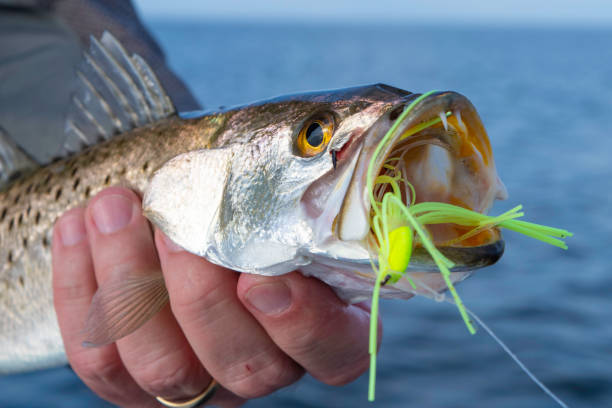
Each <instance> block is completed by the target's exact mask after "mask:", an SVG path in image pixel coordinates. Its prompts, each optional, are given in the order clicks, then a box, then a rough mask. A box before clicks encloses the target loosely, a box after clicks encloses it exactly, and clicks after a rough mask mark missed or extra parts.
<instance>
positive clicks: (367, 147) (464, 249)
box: [336, 92, 507, 272]
mask: <svg viewBox="0 0 612 408" xmlns="http://www.w3.org/2000/svg"><path fill="white" fill-rule="evenodd" d="M417 96H418V95H417ZM407 105H408V103H407V102H404V103H401V104H399V105H398V106H396V107H393V108H392V109H391V110H390V111H389V112H388V113H387V114H385V117H384V118H381V120H379V121H378V122H377V124H375V125H374V126H373V127H372V129H370V131H369V132H368V135H366V137H365V139H364V144H363V148H362V150H361V153H360V157H359V160H358V162H357V164H356V168H355V172H354V173H353V180H352V183H351V186H350V187H349V190H348V191H347V194H346V197H345V200H344V203H343V206H342V208H341V211H340V213H339V214H338V223H337V231H336V233H337V236H338V238H339V240H341V241H344V242H348V241H352V242H355V241H359V242H360V243H361V245H362V246H363V247H364V248H365V249H366V250H367V251H368V253H369V257H370V259H376V257H377V253H378V243H377V241H376V237H375V235H374V232H373V231H372V229H371V228H370V223H369V219H370V218H371V216H372V213H371V211H372V209H371V208H370V200H369V197H370V196H369V191H367V186H368V179H367V177H368V172H367V169H368V166H369V163H370V161H371V160H372V157H373V155H374V151H375V149H376V148H377V146H378V145H379V143H380V142H381V140H382V138H383V136H384V135H385V134H386V130H388V129H389V127H390V126H391V124H392V123H393V122H394V121H395V119H396V118H397V117H398V116H399V114H401V112H402V110H403V109H404V108H405V107H406V106H407ZM437 118H439V120H436V119H437ZM385 121H386V122H385ZM432 121H433V122H437V123H433V124H432ZM376 157H377V159H376V162H375V163H374V169H375V170H376V171H375V172H374V173H373V175H371V176H372V177H377V176H382V175H385V176H391V177H393V176H397V175H398V174H400V175H401V178H402V180H404V181H400V182H399V183H398V184H399V188H400V190H401V197H402V201H403V202H404V204H406V205H410V202H411V201H412V199H413V198H412V192H411V189H410V186H409V184H411V185H412V186H413V187H414V199H415V203H420V202H443V203H449V204H453V205H457V206H460V207H463V208H467V209H469V210H473V211H477V212H480V213H484V214H486V213H487V211H488V210H489V208H490V207H491V206H492V204H493V202H494V200H495V199H496V198H497V199H504V198H506V196H507V193H506V190H505V187H504V186H503V184H502V183H501V181H500V180H499V178H498V177H497V172H496V169H495V164H494V160H493V154H492V151H491V146H490V143H489V139H488V136H487V133H486V131H485V128H484V126H483V124H482V121H481V120H480V117H479V116H478V113H477V112H476V110H475V108H474V106H473V105H472V104H471V103H470V101H469V100H468V99H467V98H465V97H464V96H462V95H460V94H458V93H455V92H441V93H435V94H433V95H431V96H429V97H428V98H426V99H424V100H422V101H421V102H420V103H419V104H417V105H416V106H415V107H414V108H413V109H412V110H411V111H410V113H409V114H408V115H407V116H406V117H405V118H404V119H403V120H402V122H401V123H400V124H399V126H398V128H397V130H396V131H395V132H394V134H393V137H392V139H391V140H390V141H389V142H388V143H386V145H385V146H384V147H383V149H382V151H380V153H378V155H377V156H376ZM371 181H372V180H371ZM370 185H374V189H373V194H374V198H375V199H376V200H378V201H380V200H381V199H382V197H383V195H384V194H385V193H386V192H387V191H389V190H390V188H391V187H390V185H389V184H388V183H383V184H375V183H374V182H372V183H371V184H370ZM426 228H427V230H428V232H429V234H430V237H431V239H432V241H433V243H434V244H435V245H436V247H437V248H438V249H439V250H440V252H442V253H443V254H444V255H445V256H446V257H447V258H449V259H450V260H451V261H452V262H453V263H454V264H455V266H454V267H453V268H452V269H451V271H453V272H459V271H467V270H473V269H477V268H481V267H484V266H487V265H491V264H493V263H495V262H496V261H497V260H498V259H499V258H500V257H501V256H502V254H503V251H504V241H503V239H502V237H501V233H500V231H499V229H498V228H490V229H485V230H482V231H480V232H478V233H475V234H468V232H469V231H470V230H471V229H470V228H468V227H462V226H459V225H456V224H450V223H447V224H436V225H427V227H426ZM408 271H420V272H438V271H439V270H438V268H437V266H436V264H435V262H434V260H433V259H432V257H431V256H430V254H429V252H428V251H427V250H426V249H425V248H423V247H422V246H421V245H420V244H419V243H417V244H416V247H415V248H414V250H413V254H412V258H411V261H410V264H409V266H408Z"/></svg>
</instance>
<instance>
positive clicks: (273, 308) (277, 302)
mask: <svg viewBox="0 0 612 408" xmlns="http://www.w3.org/2000/svg"><path fill="white" fill-rule="evenodd" d="M245 298H246V300H247V302H249V303H250V304H251V306H253V307H254V308H255V309H257V310H258V311H260V312H261V313H263V314H267V315H276V314H279V313H282V312H284V311H285V310H286V309H287V308H289V306H290V305H291V290H290V289H289V287H288V286H287V285H286V284H285V283H284V282H273V283H262V284H259V285H257V286H254V287H252V288H251V289H250V290H249V291H248V292H247V294H246V296H245Z"/></svg>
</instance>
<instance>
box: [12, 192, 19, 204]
mask: <svg viewBox="0 0 612 408" xmlns="http://www.w3.org/2000/svg"><path fill="white" fill-rule="evenodd" d="M19 200H21V194H17V195H16V196H15V200H14V201H13V203H15V204H17V203H19Z"/></svg>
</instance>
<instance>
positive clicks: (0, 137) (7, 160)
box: [0, 127, 38, 190]
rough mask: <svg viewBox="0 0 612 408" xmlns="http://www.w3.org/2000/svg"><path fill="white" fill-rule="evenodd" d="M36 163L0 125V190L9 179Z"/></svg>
mask: <svg viewBox="0 0 612 408" xmlns="http://www.w3.org/2000/svg"><path fill="white" fill-rule="evenodd" d="M37 167H38V164H37V163H36V162H35V161H34V160H33V159H31V158H30V157H29V156H28V155H27V154H26V153H24V151H23V150H21V149H20V148H19V146H17V145H16V144H15V142H13V141H12V140H11V139H10V138H9V136H8V134H7V133H6V131H5V130H4V129H3V128H2V127H0V190H3V189H4V187H6V185H8V184H9V183H10V182H11V181H13V180H14V179H16V178H17V177H19V176H20V175H23V174H24V173H28V172H29V171H31V170H34V169H35V168H37Z"/></svg>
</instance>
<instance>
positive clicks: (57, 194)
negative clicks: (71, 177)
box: [55, 187, 62, 201]
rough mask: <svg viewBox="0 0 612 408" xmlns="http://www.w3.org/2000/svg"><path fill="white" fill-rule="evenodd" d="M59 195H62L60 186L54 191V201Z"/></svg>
mask: <svg viewBox="0 0 612 408" xmlns="http://www.w3.org/2000/svg"><path fill="white" fill-rule="evenodd" d="M61 196H62V188H61V187H60V188H58V189H57V191H56V192H55V201H57V200H59V199H60V197H61Z"/></svg>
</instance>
